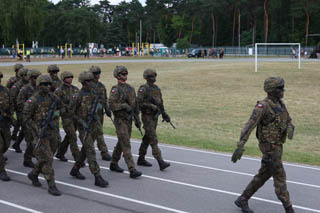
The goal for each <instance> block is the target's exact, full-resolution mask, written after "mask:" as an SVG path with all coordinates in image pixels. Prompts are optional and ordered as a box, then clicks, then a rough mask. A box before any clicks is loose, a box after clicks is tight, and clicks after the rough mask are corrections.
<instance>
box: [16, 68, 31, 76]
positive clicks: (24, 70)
mask: <svg viewBox="0 0 320 213" xmlns="http://www.w3.org/2000/svg"><path fill="white" fill-rule="evenodd" d="M28 71H29V70H28V69H27V68H25V67H22V68H20V69H19V71H18V76H19V77H21V76H22V75H28Z"/></svg>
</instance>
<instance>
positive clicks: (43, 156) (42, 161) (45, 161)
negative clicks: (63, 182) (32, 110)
mask: <svg viewBox="0 0 320 213" xmlns="http://www.w3.org/2000/svg"><path fill="white" fill-rule="evenodd" d="M55 134H56V130H55V129H50V128H48V129H47V131H46V133H45V137H44V138H43V139H41V141H40V143H39V145H38V147H36V148H35V150H34V154H35V156H36V158H37V162H36V164H35V166H34V168H33V170H32V173H33V175H35V176H39V174H40V173H42V174H43V176H44V178H45V179H46V180H47V182H48V185H49V186H53V185H54V183H55V180H54V170H53V168H52V163H53V155H54V153H55V152H56V150H57V147H58V144H59V142H60V141H58V140H57V137H56V135H55ZM36 140H37V138H36Z"/></svg>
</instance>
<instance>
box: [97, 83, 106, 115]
mask: <svg viewBox="0 0 320 213" xmlns="http://www.w3.org/2000/svg"><path fill="white" fill-rule="evenodd" d="M96 91H97V92H98V93H99V95H100V97H101V98H100V101H99V102H100V104H101V105H102V106H103V107H106V108H108V96H107V89H106V87H105V86H104V84H103V83H101V82H100V81H99V82H98V83H97V84H96ZM101 110H102V108H101V109H99V112H98V113H102V111H101Z"/></svg>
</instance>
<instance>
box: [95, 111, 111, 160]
mask: <svg viewBox="0 0 320 213" xmlns="http://www.w3.org/2000/svg"><path fill="white" fill-rule="evenodd" d="M99 118H100V123H101V128H100V130H99V135H98V137H97V146H98V149H99V150H100V152H101V157H102V160H106V161H110V160H111V156H110V155H109V152H108V147H107V144H106V143H105V141H104V136H103V129H102V128H103V119H104V115H103V114H99Z"/></svg>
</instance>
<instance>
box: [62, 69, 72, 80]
mask: <svg viewBox="0 0 320 213" xmlns="http://www.w3.org/2000/svg"><path fill="white" fill-rule="evenodd" d="M70 77H72V78H73V73H72V72H70V71H64V72H63V73H61V75H60V78H61V80H64V79H65V78H70Z"/></svg>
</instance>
